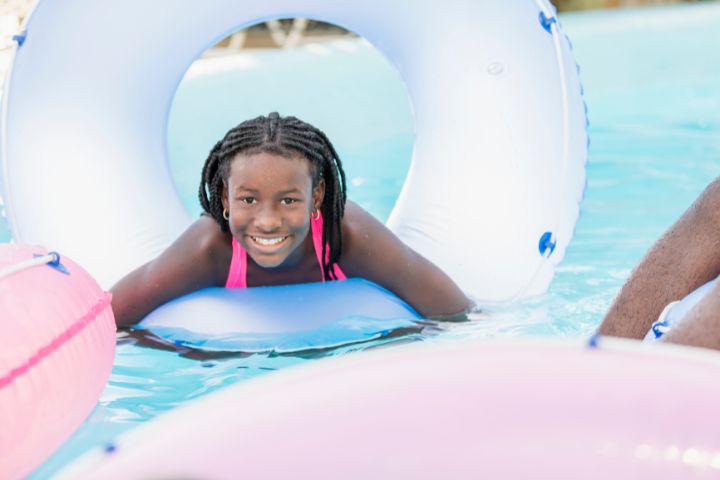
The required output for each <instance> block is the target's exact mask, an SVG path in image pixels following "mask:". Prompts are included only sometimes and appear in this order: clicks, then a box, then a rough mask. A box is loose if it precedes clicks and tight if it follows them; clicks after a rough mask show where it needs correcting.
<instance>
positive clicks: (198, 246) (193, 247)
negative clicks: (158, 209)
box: [176, 215, 232, 270]
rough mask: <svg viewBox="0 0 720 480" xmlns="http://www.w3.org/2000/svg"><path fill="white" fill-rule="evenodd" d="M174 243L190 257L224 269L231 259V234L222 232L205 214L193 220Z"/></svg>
mask: <svg viewBox="0 0 720 480" xmlns="http://www.w3.org/2000/svg"><path fill="white" fill-rule="evenodd" d="M176 243H178V244H179V245H177V246H178V247H180V249H182V250H185V251H186V253H187V254H189V256H190V257H193V258H196V259H204V260H206V261H209V262H210V263H211V264H212V265H216V266H219V267H220V268H222V269H225V270H227V268H228V267H229V265H230V261H231V260H232V235H231V234H230V232H223V231H222V230H221V229H220V226H219V225H218V223H217V222H216V221H215V220H214V219H213V218H211V217H209V216H207V215H202V216H201V217H200V218H198V219H197V220H195V222H193V223H192V224H191V225H190V226H189V227H188V228H187V229H186V230H185V232H183V233H182V234H181V235H180V237H178V240H177V242H176Z"/></svg>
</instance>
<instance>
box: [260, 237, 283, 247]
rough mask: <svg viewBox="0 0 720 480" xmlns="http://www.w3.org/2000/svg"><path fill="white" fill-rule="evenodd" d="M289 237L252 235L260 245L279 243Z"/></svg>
mask: <svg viewBox="0 0 720 480" xmlns="http://www.w3.org/2000/svg"><path fill="white" fill-rule="evenodd" d="M286 238H287V237H275V238H260V237H252V239H253V241H255V242H256V243H259V244H260V245H277V244H278V243H280V242H282V241H283V240H285V239H286Z"/></svg>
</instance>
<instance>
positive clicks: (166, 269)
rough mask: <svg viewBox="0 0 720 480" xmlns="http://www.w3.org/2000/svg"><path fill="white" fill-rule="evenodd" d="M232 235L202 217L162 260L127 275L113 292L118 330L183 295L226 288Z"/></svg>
mask: <svg viewBox="0 0 720 480" xmlns="http://www.w3.org/2000/svg"><path fill="white" fill-rule="evenodd" d="M231 256H232V247H231V245H230V234H227V233H222V232H221V231H220V228H219V227H218V225H217V223H216V222H215V221H214V220H213V219H211V218H209V217H205V216H203V217H201V218H199V219H198V220H197V221H196V222H195V223H193V224H192V225H190V227H188V229H187V230H185V232H183V234H182V235H180V237H178V239H177V240H175V242H173V244H172V245H170V246H169V247H168V248H167V249H166V250H165V251H164V252H163V253H162V254H160V256H159V257H157V258H156V259H154V260H152V261H150V262H148V263H146V264H145V265H142V266H141V267H139V268H137V269H136V270H134V271H132V272H130V273H129V274H127V275H126V276H125V277H124V278H122V279H121V280H120V281H119V282H117V283H116V284H115V285H114V286H113V287H112V289H111V292H112V295H113V298H112V308H113V313H114V314H115V323H116V324H117V326H118V327H125V326H129V325H133V324H135V323H137V322H139V321H140V320H142V319H143V318H144V317H145V316H146V315H147V314H148V313H150V312H151V311H153V310H154V309H156V308H157V307H159V306H160V305H162V304H163V303H165V302H168V301H170V300H172V299H174V298H177V297H179V296H181V295H185V294H187V293H190V292H192V291H195V290H198V289H200V288H204V287H209V286H222V285H224V284H225V279H226V277H227V272H228V269H229V267H230V258H231Z"/></svg>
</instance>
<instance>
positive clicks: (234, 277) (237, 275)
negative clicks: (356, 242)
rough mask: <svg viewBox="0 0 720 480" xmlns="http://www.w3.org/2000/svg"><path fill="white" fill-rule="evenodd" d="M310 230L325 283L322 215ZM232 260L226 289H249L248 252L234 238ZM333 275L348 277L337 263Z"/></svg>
mask: <svg viewBox="0 0 720 480" xmlns="http://www.w3.org/2000/svg"><path fill="white" fill-rule="evenodd" d="M310 230H311V232H312V239H313V246H314V247H315V255H317V260H318V263H319V264H320V274H321V275H322V281H323V282H324V281H325V272H323V268H322V231H323V218H322V214H320V216H319V218H318V219H317V220H310ZM232 250H233V251H232V260H231V261H230V271H229V272H228V278H227V282H225V288H247V251H245V249H244V248H243V247H242V246H241V245H240V244H239V243H238V241H237V240H236V239H235V237H233V239H232ZM325 253H326V255H325V256H326V258H329V257H330V252H329V251H327V250H326V252H325ZM333 273H334V274H335V278H336V279H338V280H345V279H346V278H347V277H346V276H345V274H344V273H343V271H342V270H341V269H340V266H339V265H338V264H337V263H336V264H335V265H333Z"/></svg>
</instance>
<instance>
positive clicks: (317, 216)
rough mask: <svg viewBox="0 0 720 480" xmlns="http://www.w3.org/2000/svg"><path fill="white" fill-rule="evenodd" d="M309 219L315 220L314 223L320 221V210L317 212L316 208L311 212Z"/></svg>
mask: <svg viewBox="0 0 720 480" xmlns="http://www.w3.org/2000/svg"><path fill="white" fill-rule="evenodd" d="M310 219H312V220H315V221H318V220H320V210H318V209H317V208H316V209H315V210H313V211H312V214H311V215H310Z"/></svg>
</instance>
